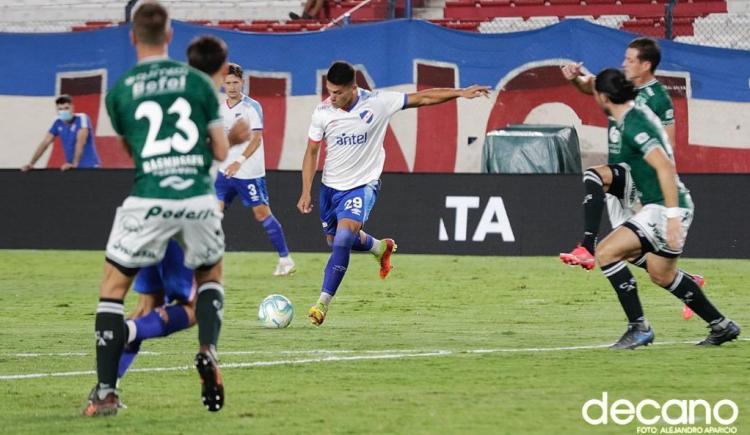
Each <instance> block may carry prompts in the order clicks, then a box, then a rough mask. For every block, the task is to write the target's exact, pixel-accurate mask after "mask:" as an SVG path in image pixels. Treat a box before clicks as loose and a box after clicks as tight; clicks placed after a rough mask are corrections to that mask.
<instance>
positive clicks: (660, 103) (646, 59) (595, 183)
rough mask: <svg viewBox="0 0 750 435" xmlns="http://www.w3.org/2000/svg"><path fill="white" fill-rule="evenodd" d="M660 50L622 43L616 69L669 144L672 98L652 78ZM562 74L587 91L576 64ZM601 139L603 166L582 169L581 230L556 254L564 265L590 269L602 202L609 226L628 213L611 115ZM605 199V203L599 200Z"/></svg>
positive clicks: (632, 195)
mask: <svg viewBox="0 0 750 435" xmlns="http://www.w3.org/2000/svg"><path fill="white" fill-rule="evenodd" d="M660 61H661V51H660V49H659V46H658V45H657V43H656V41H654V40H653V39H650V38H637V39H635V40H633V41H632V42H631V43H630V44H628V48H627V49H626V51H625V57H624V59H623V63H622V67H623V69H624V71H625V75H626V76H627V77H628V80H631V81H632V82H633V83H635V85H636V86H637V87H638V91H639V92H638V96H637V97H636V101H637V102H639V103H643V104H645V105H647V106H649V107H650V108H651V110H652V111H653V112H654V113H656V114H657V115H658V116H659V118H660V119H661V123H662V125H663V126H664V128H665V129H666V131H667V135H668V137H669V140H670V143H672V144H674V143H675V128H674V109H673V107H672V100H671V99H670V97H669V93H668V91H667V89H666V87H665V86H664V85H662V84H661V83H659V82H658V81H657V80H656V77H655V76H654V72H655V71H656V68H657V66H658V65H659V62H660ZM562 73H563V75H564V76H565V78H566V79H568V80H569V81H570V82H571V83H572V84H574V85H575V86H576V87H577V88H578V89H579V90H580V91H581V92H584V93H587V94H593V92H594V76H593V75H591V74H584V72H583V67H582V64H580V63H575V64H569V65H565V66H563V68H562ZM608 124H609V125H608V128H607V133H608V134H607V138H608V147H609V150H610V152H609V158H608V161H607V164H606V165H600V166H595V167H592V168H588V169H586V170H585V171H584V174H583V182H584V188H585V191H586V196H585V198H584V202H583V204H584V234H583V238H582V240H581V243H580V245H579V247H577V248H576V249H574V250H573V251H571V252H569V253H561V254H560V259H561V260H562V261H563V262H565V263H566V264H570V265H580V266H581V267H583V268H584V269H587V270H590V269H592V268H593V267H594V253H595V252H596V251H595V250H596V241H597V237H598V235H599V225H600V223H601V218H602V213H603V211H604V205H605V202H606V205H607V209H608V212H609V219H610V222H611V223H612V226H613V227H615V226H617V225H620V224H621V223H623V222H625V220H627V219H628V218H629V217H630V216H631V215H632V210H631V208H632V207H633V205H634V203H635V200H636V192H635V190H634V189H633V183H632V179H631V177H630V174H629V171H628V168H627V166H626V165H623V164H622V162H621V161H619V160H618V158H617V157H616V155H615V154H613V153H612V151H611V150H612V148H613V147H616V146H618V144H619V142H620V137H619V133H618V131H617V128H616V126H615V122H614V121H613V120H612V118H609V120H608ZM605 199H606V201H605ZM636 261H637V262H638V263H639V266H641V267H643V268H646V259H645V258H641V259H636Z"/></svg>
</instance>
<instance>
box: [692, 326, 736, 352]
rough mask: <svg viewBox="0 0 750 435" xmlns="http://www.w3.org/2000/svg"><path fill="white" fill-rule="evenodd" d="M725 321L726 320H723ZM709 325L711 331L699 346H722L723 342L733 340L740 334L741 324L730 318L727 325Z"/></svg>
mask: <svg viewBox="0 0 750 435" xmlns="http://www.w3.org/2000/svg"><path fill="white" fill-rule="evenodd" d="M721 323H724V322H721ZM721 323H719V324H718V325H709V326H708V327H709V328H710V329H711V332H710V333H709V334H708V337H706V338H705V339H704V340H703V341H701V342H700V343H697V344H698V346H720V345H721V344H722V343H726V342H727V341H732V340H734V339H736V338H737V337H738V336H739V335H740V326H739V325H738V324H736V323H734V322H733V321H731V320H729V321H728V322H727V323H726V324H725V325H723V326H722V325H721Z"/></svg>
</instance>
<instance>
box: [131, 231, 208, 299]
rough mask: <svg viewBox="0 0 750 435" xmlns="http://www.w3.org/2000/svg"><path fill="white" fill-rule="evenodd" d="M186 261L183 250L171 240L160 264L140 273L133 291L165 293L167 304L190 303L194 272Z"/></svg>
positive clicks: (144, 269)
mask: <svg viewBox="0 0 750 435" xmlns="http://www.w3.org/2000/svg"><path fill="white" fill-rule="evenodd" d="M184 261H185V255H184V254H183V252H182V248H181V247H180V245H179V244H178V243H177V242H175V241H174V240H170V241H169V244H168V245H167V251H166V252H165V253H164V258H163V259H162V260H161V261H160V262H159V263H158V264H155V265H153V266H148V267H144V268H141V270H139V271H138V274H137V275H136V276H135V283H134V284H133V290H135V291H136V292H138V293H141V294H147V295H148V294H155V293H161V292H162V291H163V292H164V297H165V299H166V302H172V301H179V302H189V301H190V299H191V297H192V294H193V271H192V270H191V269H188V268H187V267H185V263H184Z"/></svg>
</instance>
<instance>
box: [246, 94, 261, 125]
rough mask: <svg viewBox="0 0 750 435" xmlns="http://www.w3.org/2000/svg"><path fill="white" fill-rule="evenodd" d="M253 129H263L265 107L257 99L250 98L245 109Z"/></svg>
mask: <svg viewBox="0 0 750 435" xmlns="http://www.w3.org/2000/svg"><path fill="white" fill-rule="evenodd" d="M245 113H246V114H247V118H248V122H249V123H250V129H251V130H263V107H262V106H261V105H260V103H258V102H257V101H255V100H250V103H249V104H248V106H247V110H246V111H245Z"/></svg>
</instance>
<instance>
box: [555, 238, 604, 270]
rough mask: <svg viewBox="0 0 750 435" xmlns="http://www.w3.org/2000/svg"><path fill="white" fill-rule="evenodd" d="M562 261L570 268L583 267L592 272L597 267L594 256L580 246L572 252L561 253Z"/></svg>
mask: <svg viewBox="0 0 750 435" xmlns="http://www.w3.org/2000/svg"><path fill="white" fill-rule="evenodd" d="M560 260H562V262H563V263H565V264H567V265H570V266H581V267H582V268H584V269H586V270H592V269H593V268H594V266H595V265H596V259H595V258H594V254H592V253H591V252H589V250H588V249H586V248H585V247H583V246H581V245H580V244H579V245H578V246H576V248H575V249H574V250H572V251H570V252H561V253H560Z"/></svg>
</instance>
